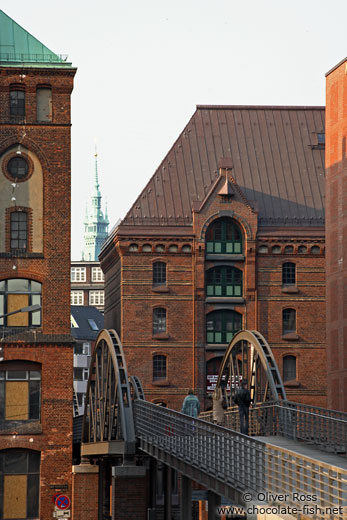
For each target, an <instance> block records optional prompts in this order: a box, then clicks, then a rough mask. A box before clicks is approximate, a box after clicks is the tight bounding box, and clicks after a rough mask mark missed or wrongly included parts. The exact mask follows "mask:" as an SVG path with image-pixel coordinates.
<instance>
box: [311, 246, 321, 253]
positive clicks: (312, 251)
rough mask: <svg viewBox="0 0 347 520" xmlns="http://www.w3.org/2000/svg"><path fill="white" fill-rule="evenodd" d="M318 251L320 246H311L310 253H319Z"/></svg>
mask: <svg viewBox="0 0 347 520" xmlns="http://www.w3.org/2000/svg"><path fill="white" fill-rule="evenodd" d="M319 253H320V248H319V247H318V246H313V247H311V254H313V255H319Z"/></svg>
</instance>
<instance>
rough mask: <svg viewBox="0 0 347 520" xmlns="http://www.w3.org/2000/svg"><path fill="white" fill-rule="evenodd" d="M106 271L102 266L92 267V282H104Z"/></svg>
mask: <svg viewBox="0 0 347 520" xmlns="http://www.w3.org/2000/svg"><path fill="white" fill-rule="evenodd" d="M103 281H104V273H103V272H102V270H101V268H100V267H92V282H103Z"/></svg>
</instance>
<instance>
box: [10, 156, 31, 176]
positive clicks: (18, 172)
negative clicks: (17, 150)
mask: <svg viewBox="0 0 347 520" xmlns="http://www.w3.org/2000/svg"><path fill="white" fill-rule="evenodd" d="M6 171H7V174H8V176H9V177H10V179H11V180H13V181H14V182H18V181H19V182H20V181H25V180H26V179H27V178H28V176H29V163H28V161H27V160H26V159H25V158H24V157H12V158H11V159H10V160H9V161H8V163H7V166H6Z"/></svg>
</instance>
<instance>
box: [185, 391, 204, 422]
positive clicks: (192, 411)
mask: <svg viewBox="0 0 347 520" xmlns="http://www.w3.org/2000/svg"><path fill="white" fill-rule="evenodd" d="M181 412H182V413H184V414H185V415H190V417H198V415H199V413H200V401H199V399H198V398H197V396H196V395H194V392H193V390H192V389H190V390H189V391H188V395H187V397H185V398H184V401H183V404H182V410H181Z"/></svg>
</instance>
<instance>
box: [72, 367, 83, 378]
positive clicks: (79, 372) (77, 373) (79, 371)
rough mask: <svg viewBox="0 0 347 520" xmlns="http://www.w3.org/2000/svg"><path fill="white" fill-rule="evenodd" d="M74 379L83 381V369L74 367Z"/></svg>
mask: <svg viewBox="0 0 347 520" xmlns="http://www.w3.org/2000/svg"><path fill="white" fill-rule="evenodd" d="M73 378H74V379H75V381H83V368H79V367H74V369H73Z"/></svg>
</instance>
